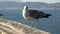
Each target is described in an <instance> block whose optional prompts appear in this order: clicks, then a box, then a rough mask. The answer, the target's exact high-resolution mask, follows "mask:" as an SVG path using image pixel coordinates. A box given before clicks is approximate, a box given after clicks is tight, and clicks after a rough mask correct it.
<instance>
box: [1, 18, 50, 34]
mask: <svg viewBox="0 0 60 34" xmlns="http://www.w3.org/2000/svg"><path fill="white" fill-rule="evenodd" d="M0 34H50V33H49V32H46V31H43V30H40V29H36V28H33V27H32V28H31V27H30V26H28V25H25V24H22V23H19V22H15V21H10V20H6V19H2V18H0Z"/></svg>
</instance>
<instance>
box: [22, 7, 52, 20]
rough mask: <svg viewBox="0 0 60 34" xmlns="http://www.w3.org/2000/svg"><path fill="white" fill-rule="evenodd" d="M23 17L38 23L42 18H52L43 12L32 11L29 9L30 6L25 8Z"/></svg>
mask: <svg viewBox="0 0 60 34" xmlns="http://www.w3.org/2000/svg"><path fill="white" fill-rule="evenodd" d="M22 15H23V17H24V19H26V20H31V21H36V20H38V19H40V18H48V17H49V16H51V14H46V13H44V12H42V11H38V10H30V9H28V6H24V8H23V11H22Z"/></svg>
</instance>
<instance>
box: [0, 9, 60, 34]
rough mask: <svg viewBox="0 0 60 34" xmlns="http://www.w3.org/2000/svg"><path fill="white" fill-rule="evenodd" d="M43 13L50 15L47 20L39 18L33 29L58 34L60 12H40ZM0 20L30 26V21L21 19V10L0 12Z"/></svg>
mask: <svg viewBox="0 0 60 34" xmlns="http://www.w3.org/2000/svg"><path fill="white" fill-rule="evenodd" d="M42 11H43V12H45V13H48V14H52V16H50V17H49V18H41V19H39V20H38V25H34V26H33V27H35V28H38V29H41V30H44V31H48V32H50V33H51V34H60V10H42ZM0 14H3V15H4V16H0V18H4V19H8V20H12V21H17V22H21V23H23V24H26V25H29V26H30V25H31V21H28V20H25V19H24V18H23V17H22V10H0Z"/></svg>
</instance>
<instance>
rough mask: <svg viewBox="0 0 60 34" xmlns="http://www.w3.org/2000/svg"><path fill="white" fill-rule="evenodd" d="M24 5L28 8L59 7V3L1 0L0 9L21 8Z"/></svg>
mask: <svg viewBox="0 0 60 34" xmlns="http://www.w3.org/2000/svg"><path fill="white" fill-rule="evenodd" d="M24 5H27V6H29V7H30V8H40V9H46V8H47V9H48V8H49V9H57V8H58V9H60V3H55V4H47V3H43V2H25V3H23V2H15V1H1V2H0V9H21V8H23V6H24Z"/></svg>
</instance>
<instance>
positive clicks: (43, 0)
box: [0, 0, 60, 3]
mask: <svg viewBox="0 0 60 34" xmlns="http://www.w3.org/2000/svg"><path fill="white" fill-rule="evenodd" d="M0 1H17V2H20V1H22V2H45V3H56V2H60V0H0Z"/></svg>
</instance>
